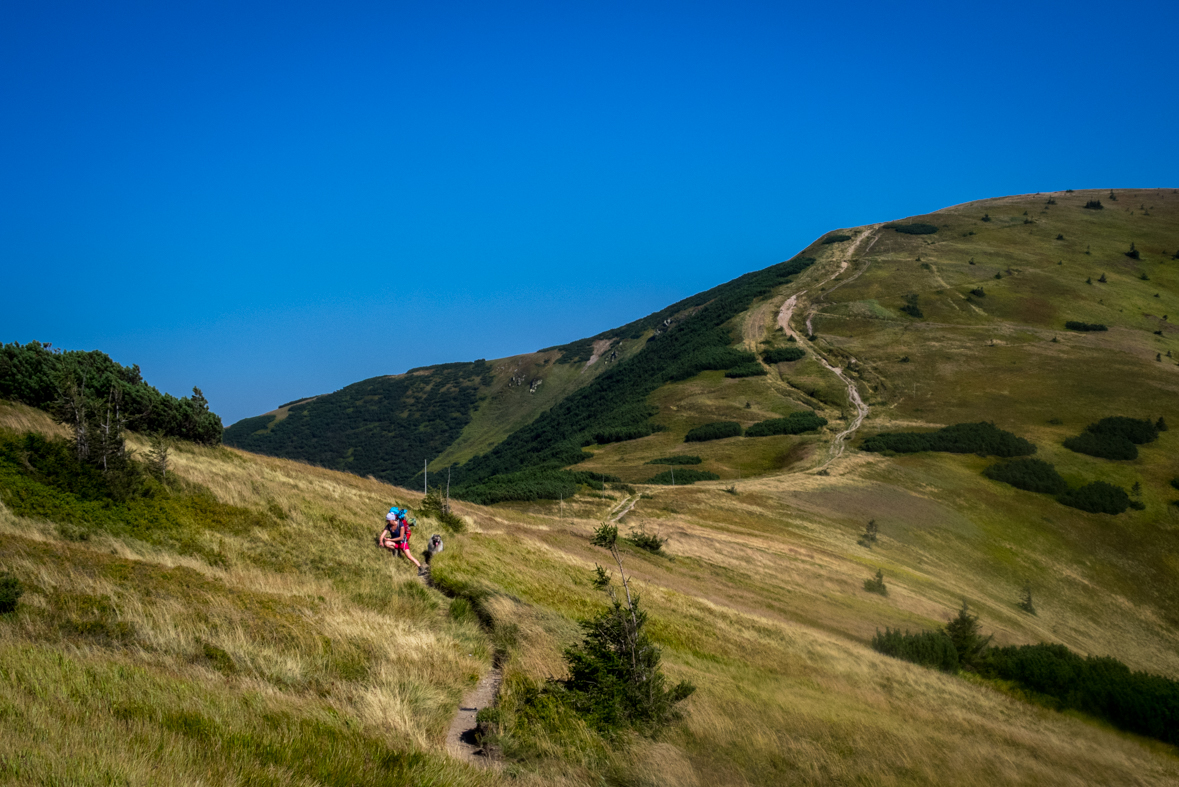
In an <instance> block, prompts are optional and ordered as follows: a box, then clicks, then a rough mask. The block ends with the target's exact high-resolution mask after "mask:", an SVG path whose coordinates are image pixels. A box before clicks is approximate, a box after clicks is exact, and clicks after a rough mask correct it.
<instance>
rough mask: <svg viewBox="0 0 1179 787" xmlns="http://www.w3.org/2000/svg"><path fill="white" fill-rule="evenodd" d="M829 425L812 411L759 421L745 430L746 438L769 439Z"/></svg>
mask: <svg viewBox="0 0 1179 787" xmlns="http://www.w3.org/2000/svg"><path fill="white" fill-rule="evenodd" d="M826 425H827V419H826V418H823V417H822V416H818V415H815V414H814V413H813V412H811V411H810V410H804V411H800V412H797V413H791V414H790V415H788V416H786V417H785V418H771V419H769V420H768V421H759V422H758V423H756V424H753V425H752V426H750V427H749V428H748V429H746V430H745V436H746V437H768V436H770V435H777V434H802V433H803V432H810V431H813V430H815V429H818V428H820V427H823V426H826Z"/></svg>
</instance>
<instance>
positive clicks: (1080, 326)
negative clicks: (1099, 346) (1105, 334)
mask: <svg viewBox="0 0 1179 787" xmlns="http://www.w3.org/2000/svg"><path fill="white" fill-rule="evenodd" d="M1064 327H1065V328H1068V329H1069V330H1070V331H1108V330H1109V328H1106V327H1105V326H1104V325H1102V324H1101V323H1099V322H1080V321H1079V320H1069V321H1068V322H1066V323H1065V324H1064Z"/></svg>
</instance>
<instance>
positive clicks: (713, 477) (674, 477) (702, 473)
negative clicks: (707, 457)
mask: <svg viewBox="0 0 1179 787" xmlns="http://www.w3.org/2000/svg"><path fill="white" fill-rule="evenodd" d="M719 480H720V476H719V475H717V474H716V473H710V472H708V471H707V470H689V469H688V468H684V469H683V470H664V471H663V472H662V473H660V474H659V475H657V476H654V477H652V478H648V479H647V483H648V484H662V485H664V486H684V485H686V484H694V483H696V482H697V481H719Z"/></svg>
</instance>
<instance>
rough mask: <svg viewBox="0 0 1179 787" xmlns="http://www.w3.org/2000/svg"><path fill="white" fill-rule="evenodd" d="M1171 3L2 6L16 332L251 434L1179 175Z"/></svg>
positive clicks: (0, 191) (9, 308) (4, 251)
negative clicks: (1061, 195)
mask: <svg viewBox="0 0 1179 787" xmlns="http://www.w3.org/2000/svg"><path fill="white" fill-rule="evenodd" d="M1177 9H1179V4H1176V3H1175V2H1173V0H1171V2H1139V3H1131V4H1123V5H1118V4H1111V3H1109V2H1103V3H1090V2H1070V3H1055V4H1051V5H1048V4H1039V3H970V4H958V3H928V4H916V3H914V4H907V5H894V4H889V3H863V4H839V3H814V2H811V3H799V4H795V5H794V6H793V7H792V6H791V5H789V4H786V3H780V2H779V3H740V2H715V3H685V2H676V3H635V2H626V3H610V2H592V3H591V2H574V1H567V2H550V3H513V2H495V3H450V2H435V1H432V2H421V3H393V2H374V3H348V2H339V3H315V4H313V3H298V2H284V3H274V4H263V3H250V2H244V1H243V2H233V3H224V4H216V3H192V4H180V3H163V2H156V3H147V2H109V3H108V2H104V3H98V2H94V3H87V4H81V3H74V4H69V3H55V2H52V0H48V1H46V2H25V3H18V2H7V3H4V4H3V5H2V7H0V69H2V70H0V341H5V342H7V341H19V342H27V341H29V340H32V339H38V340H41V341H48V342H52V343H53V344H54V345H55V346H59V347H63V348H67V349H101V350H104V351H106V352H107V353H109V354H110V355H111V356H112V357H114V358H115V359H116V360H118V361H120V362H122V363H124V364H131V363H138V364H140V365H141V367H142V368H143V370H144V374H145V376H146V377H147V379H148V380H149V381H150V382H152V383H153V384H155V385H156V386H157V387H159V388H161V389H162V390H166V391H170V392H172V393H176V394H185V393H187V392H188V391H189V390H190V389H191V387H192V386H193V385H199V386H200V387H201V388H202V389H203V390H204V392H205V394H206V395H207V396H208V397H209V399H210V402H211V403H212V406H213V408H214V409H215V410H216V411H217V412H219V413H220V414H221V415H222V416H223V418H224V419H225V422H226V423H227V424H228V423H232V422H233V421H235V420H237V419H239V418H242V417H245V416H249V415H256V414H258V413H261V412H263V411H265V410H268V409H271V408H272V407H274V406H275V405H277V404H279V403H281V402H284V401H286V400H289V399H295V398H298V397H300V396H303V395H310V394H314V393H322V392H326V391H331V390H335V389H337V388H340V387H342V386H344V385H346V384H348V383H351V382H355V381H356V380H360V379H363V378H366V377H371V376H374V375H378V374H387V373H395V372H401V371H404V370H405V369H407V368H409V367H413V366H419V365H425V364H430V363H439V362H447V361H456V360H471V359H474V358H480V357H485V358H489V359H490V358H496V357H502V356H505V355H511V354H516V353H521V352H528V351H531V350H535V349H538V348H540V347H544V346H547V345H552V344H558V343H561V342H565V341H570V340H573V339H577V338H580V337H583V336H587V335H590V334H594V333H597V332H599V331H602V330H605V329H607V328H610V327H613V326H615V325H620V324H622V323H625V322H628V321H630V320H632V319H634V318H636V317H638V316H641V315H643V314H646V313H649V312H651V311H654V310H656V309H659V308H662V307H663V306H665V305H667V304H668V303H670V302H672V301H674V300H676V299H678V298H681V297H684V296H686V295H689V294H692V293H695V292H698V291H700V290H702V289H704V288H707V287H709V286H712V285H714V284H717V283H719V282H721V281H725V280H728V279H730V278H732V277H734V276H737V275H739V274H741V273H744V272H746V271H749V270H754V269H757V268H762V267H765V266H766V265H769V264H772V263H774V262H778V261H780V260H782V259H786V258H788V257H790V256H791V255H793V254H794V253H795V252H797V251H798V250H799V249H801V248H802V247H803V246H805V245H806V244H807V243H809V242H810V241H811V240H812V239H813V238H815V237H816V236H817V235H819V234H820V233H822V232H825V231H827V230H829V229H834V228H837V227H846V226H854V225H858V224H863V223H866V222H872V221H883V220H887V219H893V218H899V217H903V216H907V215H913V214H917V213H922V212H926V211H930V210H934V209H937V208H940V207H944V206H946V205H950V204H954V203H958V202H964V201H967V200H971V199H978V198H983V197H991V196H999V195H1003V194H1014V193H1023V192H1034V191H1047V190H1055V189H1063V188H1088V187H1097V188H1105V187H1111V186H1112V187H1129V186H1167V187H1179V152H1177V151H1179V146H1177V142H1179V67H1177V66H1176V62H1177V60H1176V57H1177V55H1179V10H1177Z"/></svg>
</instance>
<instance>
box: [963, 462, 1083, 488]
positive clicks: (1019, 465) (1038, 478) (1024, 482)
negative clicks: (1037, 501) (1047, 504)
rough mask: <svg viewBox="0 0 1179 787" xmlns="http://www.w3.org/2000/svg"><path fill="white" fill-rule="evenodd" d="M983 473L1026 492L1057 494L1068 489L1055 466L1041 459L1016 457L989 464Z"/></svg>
mask: <svg viewBox="0 0 1179 787" xmlns="http://www.w3.org/2000/svg"><path fill="white" fill-rule="evenodd" d="M983 475H985V476H986V477H987V478H990V479H992V480H994V481H1002V482H1003V483H1005V484H1010V485H1011V486H1014V487H1015V488H1017V489H1024V490H1027V491H1028V492H1041V493H1043V494H1049V495H1058V494H1061V493H1062V492H1064V491H1066V490H1067V489H1068V484H1067V483H1065V480H1064V479H1063V478H1061V477H1060V473H1058V472H1056V468H1055V467H1054V466H1053V465H1050V464H1049V463H1047V462H1045V461H1043V460H1041V459H1016V460H1013V461H1011V462H1004V463H1002V464H997V465H991V466H990V467H988V468H987V469H986V470H983Z"/></svg>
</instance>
